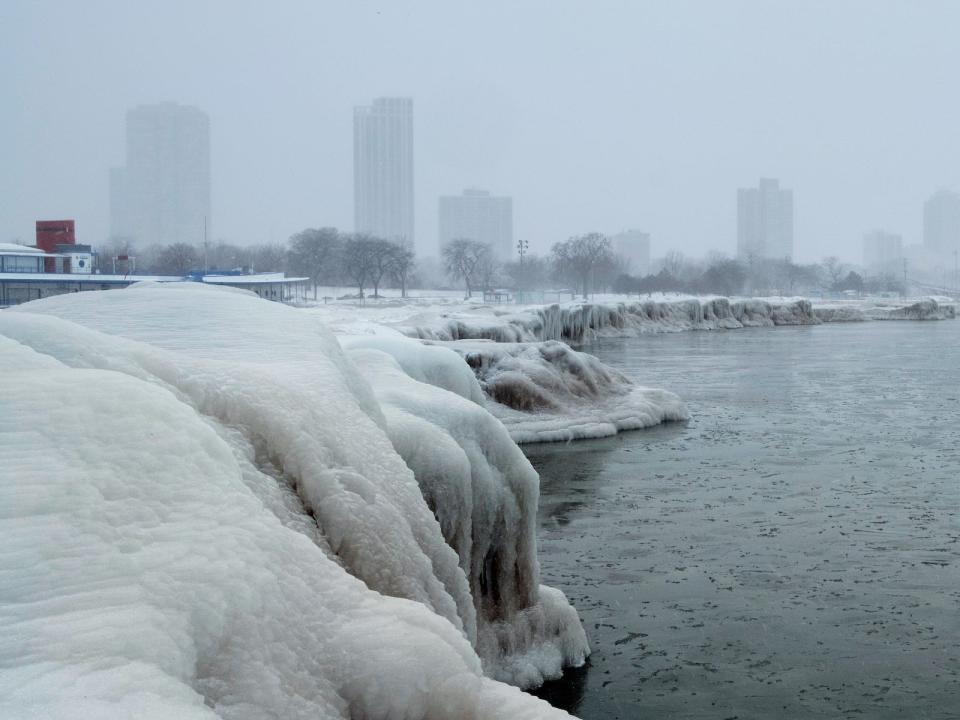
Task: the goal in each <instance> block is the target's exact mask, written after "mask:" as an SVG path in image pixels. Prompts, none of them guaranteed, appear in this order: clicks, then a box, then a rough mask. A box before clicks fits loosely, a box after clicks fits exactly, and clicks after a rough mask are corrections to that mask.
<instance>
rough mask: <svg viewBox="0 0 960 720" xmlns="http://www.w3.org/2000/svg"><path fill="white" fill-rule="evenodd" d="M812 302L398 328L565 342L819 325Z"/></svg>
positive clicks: (600, 307)
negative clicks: (655, 333)
mask: <svg viewBox="0 0 960 720" xmlns="http://www.w3.org/2000/svg"><path fill="white" fill-rule="evenodd" d="M819 322H820V321H819V320H818V319H817V318H816V317H815V316H814V314H813V310H812V307H811V305H810V302H809V301H808V300H804V299H802V298H786V299H782V300H770V301H768V300H760V299H745V300H730V299H728V298H722V297H714V298H689V299H684V300H675V301H660V300H650V301H636V302H616V303H582V302H571V303H562V304H554V305H542V306H529V307H522V308H511V309H504V308H502V307H499V308H498V307H493V306H481V307H477V308H472V309H470V310H469V311H467V310H464V311H462V312H447V313H421V314H419V315H414V316H412V317H408V318H405V319H404V320H403V321H402V322H399V323H397V324H395V325H394V326H393V327H396V329H397V330H399V331H400V332H402V333H404V334H405V335H408V336H411V337H417V338H423V339H430V340H465V339H488V340H496V341H497V342H532V341H537V340H566V341H569V342H574V343H579V342H583V341H584V340H587V339H589V338H590V337H592V336H595V335H638V334H642V333H650V332H680V331H684V330H718V329H736V328H742V327H757V326H773V325H815V324H817V323H819Z"/></svg>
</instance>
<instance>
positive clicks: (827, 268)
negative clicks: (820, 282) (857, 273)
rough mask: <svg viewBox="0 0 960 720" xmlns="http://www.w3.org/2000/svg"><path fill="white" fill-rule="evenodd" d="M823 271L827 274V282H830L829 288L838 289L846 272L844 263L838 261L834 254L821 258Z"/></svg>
mask: <svg viewBox="0 0 960 720" xmlns="http://www.w3.org/2000/svg"><path fill="white" fill-rule="evenodd" d="M823 271H824V272H825V273H826V275H827V282H828V283H829V284H830V289H831V290H839V289H840V285H841V284H842V283H843V278H844V275H845V274H846V272H847V267H846V265H844V264H843V263H842V262H840V258H838V257H837V256H836V255H831V256H830V257H825V258H824V259H823Z"/></svg>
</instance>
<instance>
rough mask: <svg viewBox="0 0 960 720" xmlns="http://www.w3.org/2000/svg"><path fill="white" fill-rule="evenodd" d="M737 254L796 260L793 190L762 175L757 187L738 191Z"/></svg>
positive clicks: (743, 256)
mask: <svg viewBox="0 0 960 720" xmlns="http://www.w3.org/2000/svg"><path fill="white" fill-rule="evenodd" d="M737 255H738V256H739V257H741V258H749V257H754V258H768V259H773V260H792V259H793V191H792V190H784V189H781V187H780V182H779V181H778V180H775V179H772V178H761V179H760V184H759V185H758V186H757V187H755V188H740V189H739V190H738V191H737Z"/></svg>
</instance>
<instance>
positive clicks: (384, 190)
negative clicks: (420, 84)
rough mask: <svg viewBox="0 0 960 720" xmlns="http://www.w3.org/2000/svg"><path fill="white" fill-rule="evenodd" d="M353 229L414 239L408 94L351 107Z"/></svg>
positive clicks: (410, 126) (411, 136)
mask: <svg viewBox="0 0 960 720" xmlns="http://www.w3.org/2000/svg"><path fill="white" fill-rule="evenodd" d="M353 208H354V217H353V222H354V230H356V231H357V232H363V233H370V234H371V235H376V236H377V237H381V238H385V239H387V240H395V241H399V242H407V243H411V244H413V242H414V234H413V100H412V99H411V98H377V99H375V100H374V101H373V103H372V104H371V105H369V106H364V107H356V108H354V110H353Z"/></svg>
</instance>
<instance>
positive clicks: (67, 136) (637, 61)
mask: <svg viewBox="0 0 960 720" xmlns="http://www.w3.org/2000/svg"><path fill="white" fill-rule="evenodd" d="M958 28H960V3H956V2H947V1H944V2H936V1H934V0H924V1H923V2H916V3H910V2H893V1H892V0H891V1H879V0H857V1H853V0H851V1H845V2H836V1H835V0H830V1H811V0H803V1H802V2H801V1H800V0H796V1H794V2H775V1H773V0H767V1H756V2H725V1H724V2H722V1H716V2H715V1H711V0H703V1H702V2H678V1H676V0H670V1H669V2H667V1H666V0H663V1H661V2H626V1H625V2H612V1H606V2H557V1H555V0H551V1H543V2H527V1H525V2H507V1H495V2H483V3H479V2H477V3H467V2H450V0H445V1H440V0H437V1H431V2H423V1H417V2H405V3H402V2H388V1H387V0H380V1H379V2H368V1H350V2H343V1H340V2H333V1H330V0H328V1H326V2H316V1H314V0H298V1H293V0H290V1H288V2H277V3H265V2H233V1H231V2H227V1H222V2H187V1H182V0H164V2H151V3H147V2H121V1H120V0H116V1H114V2H107V1H88V2H74V1H68V0H64V1H62V2H41V1H34V0H23V1H21V0H4V2H3V3H2V5H0V96H2V98H3V112H2V113H0V138H2V144H0V147H2V152H0V242H10V241H13V240H15V239H16V238H20V240H21V241H27V242H31V241H32V237H33V222H34V220H36V219H41V218H74V219H76V221H77V232H78V242H87V243H93V244H97V243H98V242H101V241H102V240H104V239H105V238H106V236H107V235H108V233H109V230H110V228H109V197H108V169H109V168H110V167H111V166H116V165H122V164H123V162H124V119H125V114H126V111H127V110H128V109H129V108H131V107H133V106H136V105H138V104H143V103H155V102H160V101H165V100H171V101H176V102H179V103H183V104H190V105H196V106H198V107H199V108H201V109H202V110H204V111H205V112H206V113H208V114H209V116H210V121H211V137H212V141H211V142H212V172H213V180H212V184H213V228H214V236H213V238H212V239H224V240H228V241H231V242H236V243H240V244H247V243H255V242H258V243H259V242H265V241H270V240H285V239H286V238H287V237H288V236H289V235H291V234H292V233H294V232H296V231H298V230H300V229H302V228H304V227H307V226H320V225H336V226H338V227H340V228H342V229H345V230H349V229H351V228H352V224H353V182H352V178H353V168H352V160H353V155H352V147H353V146H352V108H353V106H355V105H361V104H367V103H368V102H369V101H370V100H371V99H372V98H374V97H377V96H393V95H402V96H410V97H413V98H414V117H415V161H414V162H415V169H416V228H417V241H418V246H419V247H420V248H421V251H426V250H428V249H432V248H434V247H435V246H436V234H437V196H438V195H441V194H457V193H459V192H460V191H461V190H462V189H463V188H464V187H468V186H477V187H481V188H485V189H489V190H491V191H492V192H494V193H497V194H508V195H512V196H513V197H514V203H515V236H516V237H520V238H526V239H528V240H530V242H531V245H532V246H533V247H534V249H537V250H545V249H546V248H547V247H548V246H549V245H550V244H551V243H553V242H555V241H557V240H562V239H565V238H566V237H568V236H569V235H572V234H575V233H582V232H587V231H592V230H598V231H601V232H607V233H613V232H616V231H618V230H621V229H624V228H628V227H635V228H639V229H642V230H646V231H648V232H650V233H651V234H652V241H653V253H654V254H655V255H662V254H663V253H664V252H665V251H666V250H668V249H670V248H677V249H681V250H682V251H683V252H685V253H687V254H688V255H699V254H703V253H705V252H707V251H709V250H711V249H717V250H721V251H724V252H727V253H729V254H733V253H735V250H736V189H737V187H740V186H747V185H754V184H756V182H757V179H758V178H759V177H760V176H769V177H777V178H779V179H780V181H781V183H782V184H783V185H784V186H785V187H787V188H791V189H793V191H794V193H795V213H796V250H797V257H798V259H800V260H801V261H811V260H815V259H818V258H820V257H822V256H824V255H828V254H840V255H842V256H843V257H845V258H846V259H850V260H859V254H860V242H861V237H862V235H863V233H864V232H865V231H867V230H871V229H873V228H885V229H888V230H891V231H894V232H899V233H902V234H903V236H904V243H905V244H912V243H917V242H920V241H921V227H922V219H921V213H922V205H923V201H924V200H925V199H926V198H927V197H928V196H929V195H930V194H931V193H932V192H934V191H935V190H936V189H938V188H940V187H950V188H954V189H960V132H958V130H957V129H958V128H960V99H958V92H957V87H958V80H957V72H958V68H960V43H958V42H957V32H958Z"/></svg>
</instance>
